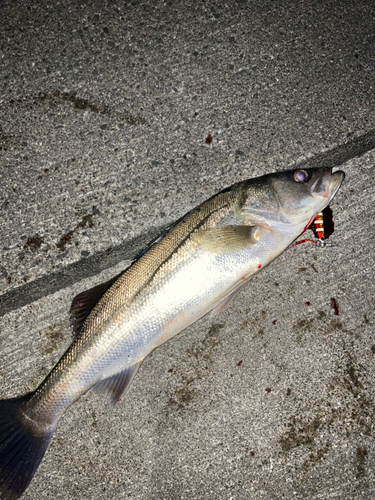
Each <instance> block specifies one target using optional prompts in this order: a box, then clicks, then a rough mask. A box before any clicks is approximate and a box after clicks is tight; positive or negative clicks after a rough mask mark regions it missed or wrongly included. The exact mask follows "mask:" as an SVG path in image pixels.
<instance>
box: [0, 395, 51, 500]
mask: <svg viewBox="0 0 375 500" xmlns="http://www.w3.org/2000/svg"><path fill="white" fill-rule="evenodd" d="M30 396H31V394H27V395H26V396H22V397H19V398H14V399H4V400H2V401H0V499H1V500H15V499H17V498H19V497H20V496H21V495H22V493H23V492H24V491H25V489H26V488H27V487H28V485H29V483H30V481H31V479H32V478H33V476H34V474H35V472H36V470H37V468H38V466H39V464H40V462H41V460H42V458H43V455H44V453H45V451H46V449H47V446H48V443H49V441H50V439H51V437H52V434H53V430H52V432H49V433H48V434H45V435H42V436H35V435H33V434H32V433H31V431H30V429H28V428H25V427H24V426H23V424H22V420H21V419H19V417H18V410H19V408H20V406H21V404H22V403H23V402H24V401H26V400H27V399H29V398H30Z"/></svg>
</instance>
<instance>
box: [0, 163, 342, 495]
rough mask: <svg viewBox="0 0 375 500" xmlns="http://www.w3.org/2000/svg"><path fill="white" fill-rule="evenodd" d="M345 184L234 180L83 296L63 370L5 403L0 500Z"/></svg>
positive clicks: (0, 408) (313, 175) (319, 178)
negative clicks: (80, 402)
mask: <svg viewBox="0 0 375 500" xmlns="http://www.w3.org/2000/svg"><path fill="white" fill-rule="evenodd" d="M343 178H344V174H343V173H342V172H335V173H332V171H331V169H329V168H320V169H311V170H303V169H297V170H291V171H286V172H279V173H275V174H268V175H266V176H263V177H260V178H256V179H250V180H247V181H243V182H240V183H237V184H234V185H233V186H231V187H229V188H226V189H225V190H224V191H222V192H221V193H218V194H217V195H215V196H213V197H212V198H210V199H209V200H207V201H205V202H204V203H202V204H201V205H200V206H199V207H196V208H195V209H193V210H192V211H191V212H189V213H188V214H187V215H185V216H184V217H183V218H182V219H180V220H178V221H177V222H176V223H175V224H173V225H172V226H170V228H168V229H167V230H166V231H164V232H163V233H162V235H161V236H160V237H159V238H157V239H156V240H154V241H153V242H152V244H151V245H150V246H149V247H148V248H146V249H144V250H142V251H141V252H140V254H139V258H137V259H136V260H135V261H134V262H133V263H132V265H131V266H130V267H129V268H128V269H126V270H125V272H124V273H123V274H122V275H121V276H120V277H118V278H117V279H112V280H110V282H109V283H107V284H104V285H100V286H97V287H95V288H94V289H92V290H89V291H87V292H83V293H82V294H80V295H79V296H77V297H76V298H75V299H74V301H73V305H72V308H71V311H72V314H73V316H74V318H75V322H76V323H75V329H76V330H77V332H78V333H77V335H76V338H75V340H74V341H73V343H72V344H71V346H70V347H69V348H68V350H67V351H66V353H65V354H64V355H63V357H62V358H61V359H60V361H59V362H58V363H57V365H56V366H55V368H54V369H53V370H52V372H51V373H50V374H49V375H48V376H47V377H46V379H45V380H44V381H43V382H42V383H41V384H40V386H39V387H38V388H37V389H36V391H35V392H33V393H31V394H28V395H26V396H21V397H18V398H14V399H11V400H2V401H0V498H1V499H7V500H9V499H17V498H19V496H20V495H22V493H23V491H24V490H25V489H26V488H27V486H28V484H29V482H30V481H31V479H32V477H33V475H34V473H35V471H36V469H37V467H38V465H39V463H40V461H41V460H42V458H43V455H44V453H45V451H46V449H47V446H48V443H49V441H50V439H51V437H52V434H53V432H54V430H55V428H56V426H57V423H58V421H59V419H60V418H61V416H62V415H63V413H64V411H65V410H66V409H67V408H68V407H69V406H70V405H71V404H72V403H74V401H76V400H77V399H78V398H79V397H80V396H81V395H82V394H84V393H85V392H87V391H88V390H89V389H90V388H93V389H94V390H96V391H98V392H101V393H104V394H106V395H107V397H108V398H109V400H110V401H112V402H117V401H119V400H120V399H121V398H122V397H123V396H124V394H125V393H126V391H127V390H128V389H129V386H130V384H131V382H132V380H133V378H134V376H135V374H136V373H137V370H138V368H139V366H140V364H141V363H142V361H143V359H144V358H145V357H146V356H147V355H148V354H149V353H150V352H151V351H152V350H153V349H155V348H156V347H158V346H159V345H161V344H163V343H164V342H166V341H167V340H168V339H170V338H171V337H173V336H174V335H176V334H178V333H179V332H181V331H182V330H184V329H185V328H186V327H187V326H189V325H191V324H192V323H193V322H195V321H196V320H198V319H199V318H201V317H202V316H204V315H205V314H207V313H208V312H210V311H212V313H213V314H218V313H219V312H220V311H221V310H222V309H223V308H224V307H225V306H226V305H227V304H228V303H229V302H230V301H231V300H232V299H233V298H234V297H235V296H236V295H237V294H238V292H239V291H240V290H241V289H242V288H243V287H244V286H245V285H246V283H247V282H248V281H249V279H250V278H251V277H252V276H253V275H254V274H255V273H257V272H259V270H260V269H263V268H264V267H265V266H266V265H267V264H269V263H270V262H271V261H272V260H273V259H275V258H276V257H277V256H278V255H280V253H282V252H283V251H284V250H285V249H286V248H288V246H289V245H290V244H291V243H292V242H293V241H294V240H295V239H296V238H298V236H299V235H300V234H301V233H302V232H303V231H304V230H305V228H306V227H307V226H308V224H309V222H310V221H311V220H312V219H313V218H314V216H315V215H316V214H317V213H318V212H320V211H321V210H323V209H324V207H326V206H327V205H328V203H329V202H330V201H331V199H332V198H333V196H334V195H335V194H336V192H337V190H338V189H339V187H340V184H341V182H342V180H343ZM91 309H92V310H91Z"/></svg>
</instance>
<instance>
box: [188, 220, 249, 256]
mask: <svg viewBox="0 0 375 500" xmlns="http://www.w3.org/2000/svg"><path fill="white" fill-rule="evenodd" d="M258 238H259V236H258V229H257V226H236V225H230V226H217V227H214V228H210V229H204V230H201V231H197V232H196V233H194V234H193V235H192V237H191V239H192V240H193V241H194V242H195V243H197V244H198V245H199V246H200V247H201V248H203V250H207V251H209V252H214V253H227V252H238V251H241V250H244V249H245V248H248V247H250V246H253V245H255V244H256V242H257V241H258Z"/></svg>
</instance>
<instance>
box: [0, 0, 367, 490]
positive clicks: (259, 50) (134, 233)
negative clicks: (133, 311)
mask: <svg viewBox="0 0 375 500" xmlns="http://www.w3.org/2000/svg"><path fill="white" fill-rule="evenodd" d="M0 18H1V23H0V51H1V59H0V61H1V62H0V89H1V90H0V231H1V242H0V293H1V296H0V314H1V317H0V398H7V397H14V396H16V395H19V394H24V393H26V392H28V391H30V390H33V389H35V388H36V387H37V385H38V384H39V383H40V382H41V381H42V379H43V377H44V376H45V375H46V374H47V373H48V372H49V371H50V369H51V368H52V367H53V366H54V364H55V363H56V361H57V360H58V359H59V357H60V356H61V354H62V353H63V352H64V350H65V349H66V347H67V346H68V345H69V344H70V342H71V340H72V332H71V327H70V323H69V307H70V303H71V300H72V298H73V297H74V296H75V295H76V294H77V293H79V292H80V291H82V290H84V289H87V288H90V287H91V286H93V285H95V284H97V283H100V282H102V281H105V280H106V279H108V278H109V277H111V276H113V275H115V274H117V273H119V272H120V271H121V270H123V269H124V268H125V267H126V266H127V265H128V264H129V262H130V259H131V258H132V257H134V255H135V254H136V253H137V251H138V250H139V249H140V248H142V246H143V245H144V244H146V243H147V242H148V241H149V240H151V239H152V238H153V237H154V236H155V235H156V234H157V233H158V232H160V231H161V230H162V229H163V228H165V227H166V226H168V224H170V223H171V222H172V221H174V220H176V219H178V218H179V217H180V216H181V215H183V214H184V213H186V212H187V211H188V210H190V209H191V208H193V207H194V206H195V205H197V204H198V203H200V202H202V201H203V200H205V199H206V198H208V197H209V196H211V195H212V194H214V193H215V192H217V191H219V190H221V189H223V188H224V187H226V186H228V185H230V184H233V183H234V182H237V181H239V180H242V179H246V178H250V177H254V176H258V175H262V174H265V173H268V172H272V171H275V170H283V169H286V168H293V166H295V165H312V166H318V165H329V166H340V168H341V169H342V170H344V171H345V173H346V179H345V182H344V184H343V186H342V187H341V189H340V191H339V193H338V194H337V196H336V198H335V199H334V201H333V203H332V205H331V208H332V210H333V218H334V224H335V226H334V233H333V234H332V236H331V237H330V240H329V241H330V242H331V243H332V246H330V247H327V248H324V249H320V248H317V247H315V246H314V245H308V244H305V245H299V246H298V247H295V248H293V249H291V250H288V251H287V252H284V254H282V255H281V256H280V257H279V258H278V259H277V260H276V261H274V262H273V263H272V264H271V265H270V266H269V267H267V268H266V269H265V270H264V271H262V272H261V273H260V274H259V275H257V276H256V277H255V278H254V279H253V280H252V281H251V282H250V284H249V285H248V287H247V288H246V290H244V291H243V292H241V294H240V295H239V296H238V297H237V298H236V300H235V301H234V302H233V303H232V304H230V305H229V306H228V307H227V309H226V310H224V311H223V312H222V313H221V314H220V315H219V316H216V317H214V318H211V317H209V316H208V317H205V318H203V319H202V320H201V321H199V322H197V323H196V324H195V325H193V326H192V327H190V328H189V329H187V330H186V331H185V332H184V333H182V334H180V335H178V336H177V337H176V338H174V339H172V340H171V341H169V342H168V343H167V344H165V345H164V346H162V347H160V348H159V349H157V350H156V351H154V352H153V353H152V354H151V355H150V356H149V357H148V358H147V359H146V360H145V362H144V363H143V365H142V367H141V369H140V370H139V373H138V375H137V377H136V379H135V380H134V382H133V386H132V388H131V390H130V392H129V393H128V395H127V396H126V398H125V400H124V401H123V402H122V403H121V404H119V405H116V406H115V407H112V406H110V405H109V404H108V403H107V401H106V400H105V399H104V398H101V397H99V396H97V395H95V394H92V393H91V392H89V393H87V394H86V395H85V396H84V397H82V398H81V399H80V400H79V401H78V402H77V403H76V404H75V405H74V406H72V408H71V409H69V410H68V412H67V413H66V415H65V416H64V417H63V418H62V420H61V422H60V424H59V426H58V429H57V431H56V433H55V435H54V437H53V439H52V442H51V444H50V447H49V449H48V451H47V453H46V455H45V458H44V460H43V462H42V464H41V466H40V469H39V470H38V472H37V474H36V476H35V478H34V480H33V481H32V483H31V485H30V487H29V488H28V490H27V491H26V493H25V494H24V496H23V498H24V499H25V500H26V499H28V500H30V499H36V498H38V499H41V500H47V499H52V498H53V499H64V500H70V499H73V498H74V499H76V498H79V499H92V498H103V499H123V498H124V499H125V498H130V499H137V500H151V499H152V500H156V499H168V500H169V499H204V500H206V499H226V500H230V499H233V500H242V499H249V498H251V499H254V500H271V499H272V500H273V499H280V498H283V499H288V500H289V499H309V500H313V499H314V500H315V499H339V500H349V499H350V500H352V499H356V500H357V499H358V500H367V499H372V498H374V496H375V474H374V466H375V442H374V435H375V434H374V431H375V429H374V417H375V398H374V396H375V394H374V382H375V381H374V378H375V368H374V361H375V338H374V329H373V323H374V305H375V299H374V297H375V284H374V283H375V280H374V278H375V276H374V265H373V259H374V238H375V230H374V188H375V181H374V174H375V169H374V161H375V96H374V89H375V36H374V33H375V7H374V3H373V2H370V1H367V2H351V1H340V2H337V1H336V2H335V1H331V2H310V1H308V0H304V1H298V2H297V1H285V2H268V1H255V2H246V1H240V0H238V1H233V0H230V1H227V2H225V3H224V2H212V1H207V2H169V1H167V2H162V1H157V2H151V1H143V2H137V1H134V2H117V1H105V2H104V1H101V2H99V1H97V2H84V3H83V2H73V1H64V2H53V3H52V2H46V1H38V2H37V1H23V2H11V1H0ZM309 236H311V235H309ZM332 299H334V301H333V300H332ZM335 306H336V307H335ZM337 313H338V314H337Z"/></svg>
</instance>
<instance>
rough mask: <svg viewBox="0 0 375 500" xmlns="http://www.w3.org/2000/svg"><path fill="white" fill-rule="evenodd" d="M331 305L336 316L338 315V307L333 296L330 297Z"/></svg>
mask: <svg viewBox="0 0 375 500" xmlns="http://www.w3.org/2000/svg"><path fill="white" fill-rule="evenodd" d="M331 306H332V307H333V310H334V313H335V314H336V316H338V315H339V307H338V305H337V302H336V299H335V298H334V297H332V298H331Z"/></svg>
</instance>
